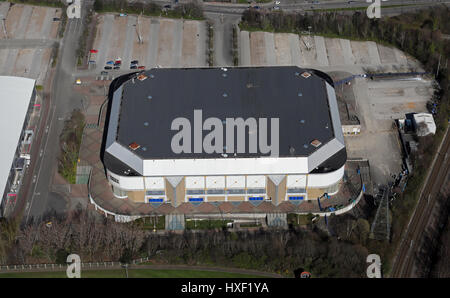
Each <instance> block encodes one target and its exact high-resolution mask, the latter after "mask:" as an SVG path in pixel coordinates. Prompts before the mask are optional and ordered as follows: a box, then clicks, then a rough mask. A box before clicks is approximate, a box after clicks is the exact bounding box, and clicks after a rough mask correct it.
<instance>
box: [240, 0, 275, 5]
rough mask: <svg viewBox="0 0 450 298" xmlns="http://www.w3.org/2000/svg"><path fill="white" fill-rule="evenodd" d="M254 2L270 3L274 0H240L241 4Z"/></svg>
mask: <svg viewBox="0 0 450 298" xmlns="http://www.w3.org/2000/svg"><path fill="white" fill-rule="evenodd" d="M253 2H256V3H269V2H272V0H252V1H248V0H238V3H240V4H249V5H250V3H253Z"/></svg>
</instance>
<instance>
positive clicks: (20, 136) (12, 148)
mask: <svg viewBox="0 0 450 298" xmlns="http://www.w3.org/2000/svg"><path fill="white" fill-rule="evenodd" d="M35 99H36V89H35V80H32V79H27V78H22V77H10V76H0V100H1V104H2V108H1V109H0V127H1V129H0V140H1V146H0V192H1V195H2V196H1V197H0V217H2V216H3V212H4V209H5V205H6V203H7V200H8V199H14V198H15V197H16V196H17V193H18V191H19V189H20V183H21V180H22V177H23V170H24V168H25V167H26V166H27V165H28V164H29V162H30V155H29V147H30V146H31V141H32V138H33V131H31V130H27V129H26V128H27V126H28V121H29V119H30V115H31V111H32V110H33V108H34V103H35Z"/></svg>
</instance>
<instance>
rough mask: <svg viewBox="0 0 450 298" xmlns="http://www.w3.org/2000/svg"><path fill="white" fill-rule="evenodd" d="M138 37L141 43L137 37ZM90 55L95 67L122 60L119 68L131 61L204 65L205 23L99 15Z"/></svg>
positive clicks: (146, 64)
mask: <svg viewBox="0 0 450 298" xmlns="http://www.w3.org/2000/svg"><path fill="white" fill-rule="evenodd" d="M139 35H140V36H141V41H142V42H141V43H140V42H139V37H138V36H139ZM93 48H94V49H96V50H98V53H95V54H92V55H91V57H90V60H92V61H95V63H96V69H97V70H102V69H103V68H104V67H105V66H106V62H107V61H110V60H115V59H117V58H121V59H122V67H121V68H122V70H129V65H130V62H131V61H132V60H138V61H139V65H142V66H145V67H146V68H150V67H157V66H160V67H202V66H206V65H207V63H206V62H207V57H206V24H205V22H200V21H190V20H178V19H164V18H150V17H142V16H139V17H137V16H126V17H118V16H115V15H111V14H105V15H99V16H98V25H97V32H96V38H95V41H94V45H93ZM91 69H92V68H91Z"/></svg>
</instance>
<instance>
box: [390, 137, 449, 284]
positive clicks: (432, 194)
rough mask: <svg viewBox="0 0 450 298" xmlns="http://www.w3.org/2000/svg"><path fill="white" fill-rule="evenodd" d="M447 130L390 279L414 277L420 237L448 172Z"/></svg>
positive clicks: (401, 244)
mask: <svg viewBox="0 0 450 298" xmlns="http://www.w3.org/2000/svg"><path fill="white" fill-rule="evenodd" d="M449 146H450V136H449V130H448V129H447V132H446V134H445V136H444V140H443V142H442V146H441V147H440V149H439V151H438V153H437V157H436V159H435V162H434V164H433V165H432V169H431V172H430V173H429V176H428V178H427V179H426V181H425V185H424V187H423V190H422V192H421V194H420V197H419V201H418V203H417V207H416V209H415V211H414V213H413V215H412V218H411V221H410V223H409V225H408V227H407V230H406V232H405V236H404V238H403V240H402V242H401V243H400V248H399V250H398V254H397V259H396V261H395V263H394V267H393V269H392V272H391V277H414V276H413V274H414V272H413V270H414V263H415V260H416V257H415V256H416V253H417V252H418V249H419V248H420V244H421V240H422V235H423V232H424V230H425V229H426V227H427V225H428V222H429V220H430V214H431V212H432V210H433V208H434V206H435V204H436V197H437V194H438V193H439V190H440V189H441V186H442V184H443V182H444V181H445V177H446V173H447V172H448V170H449V164H450V162H449V158H448V156H449V155H450V154H449Z"/></svg>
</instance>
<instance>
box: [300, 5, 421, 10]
mask: <svg viewBox="0 0 450 298" xmlns="http://www.w3.org/2000/svg"><path fill="white" fill-rule="evenodd" d="M419 5H421V4H393V5H381V10H383V9H386V8H396V7H405V6H419ZM367 7H368V6H359V7H339V8H319V9H306V11H315V12H334V11H361V10H363V11H365V10H367Z"/></svg>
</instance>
